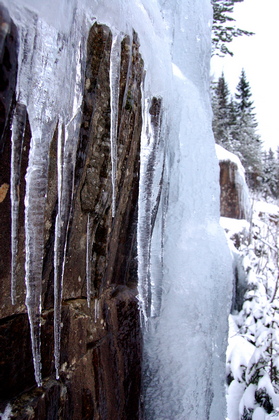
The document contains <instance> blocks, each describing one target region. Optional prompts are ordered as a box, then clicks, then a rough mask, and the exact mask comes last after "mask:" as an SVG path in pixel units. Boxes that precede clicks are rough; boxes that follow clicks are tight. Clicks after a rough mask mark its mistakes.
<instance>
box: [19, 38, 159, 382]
mask: <svg viewBox="0 0 279 420" xmlns="http://www.w3.org/2000/svg"><path fill="white" fill-rule="evenodd" d="M122 39H123V37H122V34H121V33H118V32H117V33H114V34H113V39H112V47H111V54H110V98H111V100H110V109H111V128H110V141H111V166H112V172H111V174H112V176H111V180H112V217H114V216H115V211H116V193H115V191H116V170H117V132H118V103H119V80H120V57H121V41H122ZM78 61H79V67H80V68H81V65H80V61H81V57H80V56H79V57H78V58H77V61H76V64H77V67H78ZM42 77H43V75H42ZM76 78H79V79H80V80H81V78H82V75H81V70H80V69H79V70H78V69H77V70H76ZM76 82H77V81H76ZM149 106H150V101H148V100H145V99H144V95H143V114H144V124H143V132H142V153H141V181H140V183H141V186H140V198H139V201H140V202H139V223H138V257H139V270H138V274H139V302H140V307H141V309H142V312H143V316H144V318H145V319H146V318H147V317H148V316H149V315H150V314H151V310H150V307H151V300H152V299H151V297H150V295H151V284H150V270H149V265H150V264H149V262H150V252H151V249H150V247H151V242H150V238H151V204H150V200H152V198H151V196H150V192H149V191H148V189H150V180H148V179H147V178H146V176H145V172H146V168H147V166H148V156H149V155H150V153H151V151H152V150H153V152H154V142H155V141H156V139H153V136H154V133H153V128H152V124H151V122H150V115H149V112H148V110H149ZM73 115H74V116H73V117H72V118H71V119H70V121H68V122H67V123H65V122H64V120H63V118H62V117H61V118H59V120H58V122H57V126H58V141H57V149H58V150H57V178H58V179H57V194H58V209H57V215H56V221H55V244H54V262H53V263H54V359H55V370H56V378H57V379H59V369H60V342H61V308H62V297H63V278H64V268H65V260H66V251H67V236H68V235H67V233H68V227H69V221H70V214H71V206H72V200H73V189H74V173H75V161H76V151H77V146H78V144H77V142H78V138H79V127H80V123H81V105H80V104H79V105H78V106H76V110H75V112H74V114H73ZM26 119H27V109H26V106H25V105H23V104H22V103H21V102H20V101H18V104H17V106H16V109H15V111H14V115H13V121H12V155H11V208H12V215H11V216H12V229H11V231H12V264H11V299H12V303H13V304H15V303H16V284H17V275H16V271H17V270H16V256H17V253H18V228H19V196H18V187H19V182H20V165H21V153H22V143H23V137H24V132H25V125H26ZM35 121H36V127H35V130H34V127H32V126H31V129H32V139H31V148H30V154H29V163H28V169H27V173H26V195H25V238H26V239H25V249H26V260H25V272H26V274H25V276H26V277H25V283H26V307H27V311H28V317H29V323H30V331H31V342H32V353H33V363H34V374H35V380H36V383H37V385H38V386H42V374H41V314H42V269H43V255H44V213H45V206H46V195H47V188H48V165H49V161H48V154H49V145H50V141H51V138H52V135H50V133H52V134H53V132H54V124H51V123H50V122H49V119H48V118H46V115H44V116H42V118H41V119H39V120H38V119H36V118H35ZM144 142H145V144H144ZM148 184H149V187H148ZM141 203H142V204H141ZM91 217H92V216H91V215H90V213H88V219H87V241H86V284H87V304H88V307H90V303H91V296H92V290H91V255H92V245H93V244H92V242H93V239H92V219H91ZM146 217H147V219H146ZM146 226H149V227H148V228H147V230H146ZM155 306H156V305H155ZM153 307H154V305H153ZM94 309H95V322H96V320H97V318H98V316H99V307H98V300H97V299H95V307H94ZM153 314H154V313H153ZM151 315H152V314H151Z"/></svg>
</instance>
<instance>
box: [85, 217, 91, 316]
mask: <svg viewBox="0 0 279 420" xmlns="http://www.w3.org/2000/svg"><path fill="white" fill-rule="evenodd" d="M91 230H92V219H91V215H90V213H88V216H87V227H86V296H87V306H88V308H90V302H91V252H92V241H91Z"/></svg>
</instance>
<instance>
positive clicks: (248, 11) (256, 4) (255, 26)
mask: <svg viewBox="0 0 279 420" xmlns="http://www.w3.org/2000/svg"><path fill="white" fill-rule="evenodd" d="M233 17H234V18H235V19H236V25H237V26H238V27H239V28H241V29H246V30H248V31H252V32H255V35H253V36H251V37H246V36H243V37H239V38H236V39H235V40H234V41H233V42H232V43H231V44H228V47H229V49H230V50H231V51H233V53H234V56H233V57H225V58H218V57H213V59H212V74H213V76H214V78H218V77H219V76H220V74H221V72H222V70H223V71H224V75H225V79H226V81H227V83H228V85H229V88H230V91H231V93H232V94H234V93H235V89H236V85H237V83H238V81H239V76H240V72H241V69H242V68H244V70H245V72H246V76H247V80H248V82H249V84H250V87H251V93H252V99H253V100H254V106H255V112H256V116H257V121H258V123H259V134H260V135H261V139H262V140H263V142H264V147H265V148H269V147H272V148H273V149H274V150H276V149H277V147H278V146H279V128H278V125H279V25H278V21H279V0H244V2H241V3H236V4H235V6H234V15H233Z"/></svg>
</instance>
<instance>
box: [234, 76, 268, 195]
mask: <svg viewBox="0 0 279 420" xmlns="http://www.w3.org/2000/svg"><path fill="white" fill-rule="evenodd" d="M236 90H237V93H236V94H235V99H236V100H235V108H236V121H237V123H236V125H237V130H236V131H235V136H234V137H235V138H234V140H235V145H236V149H237V152H238V154H239V157H240V159H241V160H242V164H243V166H244V168H245V170H246V174H247V181H248V185H249V186H250V187H251V188H257V187H258V186H259V184H260V177H261V176H262V164H261V152H262V150H261V148H262V143H261V140H260V136H259V135H258V134H257V126H258V124H257V121H256V117H255V114H254V112H253V111H254V107H253V101H252V100H251V97H252V93H251V89H250V85H249V82H248V81H247V78H246V74H245V71H244V70H242V71H241V75H240V78H239V83H238V85H237V87H236Z"/></svg>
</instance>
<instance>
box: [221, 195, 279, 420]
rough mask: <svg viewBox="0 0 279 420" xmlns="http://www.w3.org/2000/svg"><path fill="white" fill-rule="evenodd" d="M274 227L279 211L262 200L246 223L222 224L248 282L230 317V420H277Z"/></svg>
mask: <svg viewBox="0 0 279 420" xmlns="http://www.w3.org/2000/svg"><path fill="white" fill-rule="evenodd" d="M278 223H279V207H278V206H277V205H276V204H275V203H267V202H264V201H261V200H253V213H252V219H251V220H250V223H249V222H247V221H246V220H234V219H226V218H222V219H221V225H222V226H223V228H224V229H225V232H226V235H227V237H228V240H229V242H230V247H231V249H232V251H233V255H234V256H235V255H238V258H240V259H241V261H242V266H243V268H244V271H245V273H246V274H245V276H246V282H247V286H246V287H247V290H246V292H245V294H244V302H243V305H242V309H241V310H240V311H239V312H238V311H234V312H233V313H232V315H230V317H229V343H228V349H227V404H228V406H227V407H228V419H229V420H249V419H250V420H266V419H279V411H278V410H279V382H278V380H279V370H278V369H279V358H278V351H279V331H278V325H279V291H278V275H279V274H278V250H279V248H278V228H279V227H278ZM235 246H237V248H238V249H236V247H235Z"/></svg>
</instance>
